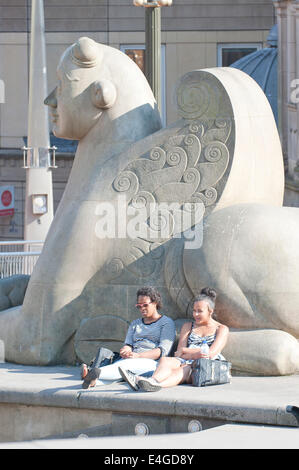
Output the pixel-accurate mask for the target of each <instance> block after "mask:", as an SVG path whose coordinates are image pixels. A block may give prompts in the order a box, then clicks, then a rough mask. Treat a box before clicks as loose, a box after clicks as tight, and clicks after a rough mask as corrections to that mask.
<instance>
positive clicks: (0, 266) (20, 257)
mask: <svg viewBox="0 0 299 470" xmlns="http://www.w3.org/2000/svg"><path fill="white" fill-rule="evenodd" d="M43 244H44V242H43V241H35V240H34V241H32V240H14V241H4V242H1V241H0V278H4V277H10V276H14V275H15V274H29V275H30V274H31V273H32V271H33V268H34V266H35V263H36V262H37V260H38V257H39V255H40V254H41V252H42V248H43Z"/></svg>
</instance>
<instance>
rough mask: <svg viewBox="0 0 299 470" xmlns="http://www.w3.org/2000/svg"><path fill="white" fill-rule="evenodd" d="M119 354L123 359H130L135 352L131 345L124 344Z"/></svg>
mask: <svg viewBox="0 0 299 470" xmlns="http://www.w3.org/2000/svg"><path fill="white" fill-rule="evenodd" d="M119 354H120V356H121V357H122V358H123V359H128V358H129V357H132V354H133V352H132V348H131V346H128V345H125V346H123V347H122V348H121V349H120V351H119Z"/></svg>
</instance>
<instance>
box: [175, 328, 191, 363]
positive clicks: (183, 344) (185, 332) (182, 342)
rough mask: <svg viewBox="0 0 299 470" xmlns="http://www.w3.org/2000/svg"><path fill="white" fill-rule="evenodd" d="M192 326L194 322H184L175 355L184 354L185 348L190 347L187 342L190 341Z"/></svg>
mask: <svg viewBox="0 0 299 470" xmlns="http://www.w3.org/2000/svg"><path fill="white" fill-rule="evenodd" d="M191 327H192V322H186V323H184V324H183V326H182V328H181V331H180V338H179V343H178V347H177V350H176V352H175V353H174V356H176V357H182V354H184V350H185V349H188V348H187V343H188V336H189V334H190V330H191Z"/></svg>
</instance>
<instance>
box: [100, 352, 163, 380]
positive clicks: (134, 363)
mask: <svg viewBox="0 0 299 470" xmlns="http://www.w3.org/2000/svg"><path fill="white" fill-rule="evenodd" d="M157 365H158V361H155V360H154V359H146V358H142V357H138V358H136V359H133V358H132V359H120V360H119V361H116V362H114V364H110V365H109V366H104V367H101V368H100V369H101V374H100V377H99V379H98V384H102V385H104V384H106V383H109V382H113V381H115V380H120V379H122V377H121V375H120V373H119V372H118V368H119V366H121V367H123V368H124V369H127V370H130V371H131V372H133V373H134V374H137V375H140V374H144V373H145V372H154V371H155V370H156V368H157Z"/></svg>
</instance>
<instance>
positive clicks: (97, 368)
mask: <svg viewBox="0 0 299 470" xmlns="http://www.w3.org/2000/svg"><path fill="white" fill-rule="evenodd" d="M136 308H137V309H138V310H139V312H140V314H141V317H139V318H137V319H136V320H133V321H132V322H131V324H130V325H129V328H128V331H127V335H126V338H125V342H124V345H123V347H122V348H121V349H120V351H119V357H118V359H117V360H116V361H114V362H113V363H112V364H110V365H105V360H103V357H102V352H103V349H105V348H100V349H99V352H98V354H97V356H96V358H95V359H94V361H93V363H92V366H91V367H90V368H89V369H88V367H87V365H86V364H82V367H81V377H82V379H83V380H84V382H83V384H82V387H83V388H85V389H87V388H89V387H94V386H95V385H96V384H101V383H102V384H105V383H106V382H111V381H115V380H121V379H122V377H123V371H122V369H124V370H126V369H128V368H130V370H131V371H132V372H134V373H136V374H149V375H151V374H152V373H153V372H154V371H155V369H156V367H157V365H158V360H159V358H160V357H163V356H167V355H168V354H169V353H170V351H171V348H172V346H173V343H174V340H175V324H174V321H173V320H172V319H171V318H169V317H168V316H166V315H162V314H161V313H160V312H159V310H160V309H161V308H162V301H161V295H160V293H159V292H158V291H157V290H156V289H154V288H153V287H142V288H141V289H139V290H138V291H137V304H136ZM107 351H108V353H111V354H113V353H112V352H111V351H109V350H107V349H105V352H107ZM108 362H109V361H108Z"/></svg>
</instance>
